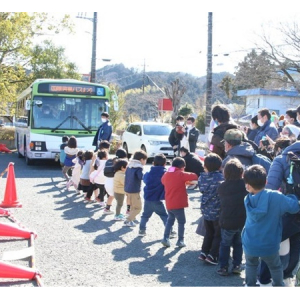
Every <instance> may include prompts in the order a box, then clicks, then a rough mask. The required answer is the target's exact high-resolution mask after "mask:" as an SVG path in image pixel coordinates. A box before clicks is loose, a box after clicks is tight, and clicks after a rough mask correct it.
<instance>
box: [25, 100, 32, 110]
mask: <svg viewBox="0 0 300 300" xmlns="http://www.w3.org/2000/svg"><path fill="white" fill-rule="evenodd" d="M30 102H31V100H26V102H25V109H26V110H30Z"/></svg>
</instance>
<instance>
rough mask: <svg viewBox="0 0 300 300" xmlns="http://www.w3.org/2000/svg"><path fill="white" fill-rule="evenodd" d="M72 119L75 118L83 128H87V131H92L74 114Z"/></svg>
mask: <svg viewBox="0 0 300 300" xmlns="http://www.w3.org/2000/svg"><path fill="white" fill-rule="evenodd" d="M73 119H75V120H76V121H77V122H78V123H79V124H80V125H81V126H82V127H83V128H84V129H85V130H87V131H88V132H89V133H92V130H91V129H89V128H88V127H86V126H85V125H84V124H83V123H82V122H81V121H80V120H79V119H78V118H77V117H76V116H73Z"/></svg>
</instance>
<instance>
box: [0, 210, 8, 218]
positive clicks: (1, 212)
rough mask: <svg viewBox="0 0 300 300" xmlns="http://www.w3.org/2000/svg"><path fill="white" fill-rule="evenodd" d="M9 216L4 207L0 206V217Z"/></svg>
mask: <svg viewBox="0 0 300 300" xmlns="http://www.w3.org/2000/svg"><path fill="white" fill-rule="evenodd" d="M8 216H10V212H9V211H8V210H6V209H3V208H0V217H8Z"/></svg>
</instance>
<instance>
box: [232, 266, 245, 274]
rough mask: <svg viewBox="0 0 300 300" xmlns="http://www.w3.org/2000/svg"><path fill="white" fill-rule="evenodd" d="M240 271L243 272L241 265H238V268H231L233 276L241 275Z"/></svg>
mask: <svg viewBox="0 0 300 300" xmlns="http://www.w3.org/2000/svg"><path fill="white" fill-rule="evenodd" d="M242 271H243V268H242V266H241V265H239V266H233V268H232V271H231V272H232V273H233V274H241V273H242Z"/></svg>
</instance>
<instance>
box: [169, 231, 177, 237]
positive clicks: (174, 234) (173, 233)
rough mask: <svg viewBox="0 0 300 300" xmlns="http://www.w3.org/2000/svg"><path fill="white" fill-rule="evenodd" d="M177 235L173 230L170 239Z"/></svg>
mask: <svg viewBox="0 0 300 300" xmlns="http://www.w3.org/2000/svg"><path fill="white" fill-rule="evenodd" d="M174 237H176V231H171V232H170V239H172V238H174Z"/></svg>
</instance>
